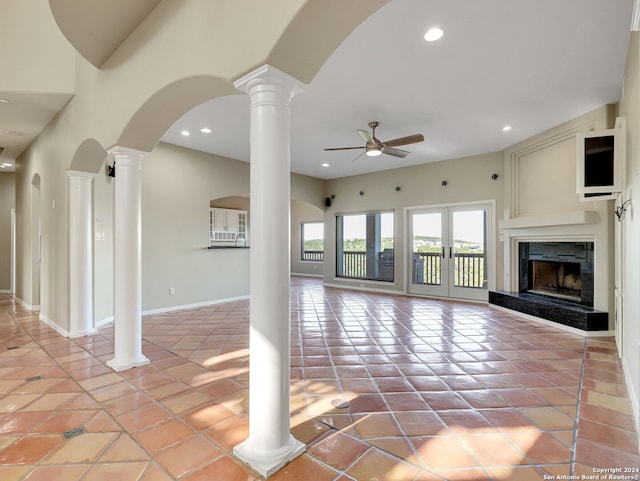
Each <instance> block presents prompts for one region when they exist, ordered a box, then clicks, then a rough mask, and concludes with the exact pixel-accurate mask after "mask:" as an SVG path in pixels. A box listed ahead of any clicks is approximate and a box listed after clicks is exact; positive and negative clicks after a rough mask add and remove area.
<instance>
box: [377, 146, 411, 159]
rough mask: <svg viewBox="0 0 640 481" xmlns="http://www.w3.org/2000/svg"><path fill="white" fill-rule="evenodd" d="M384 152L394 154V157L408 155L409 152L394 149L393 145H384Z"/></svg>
mask: <svg viewBox="0 0 640 481" xmlns="http://www.w3.org/2000/svg"><path fill="white" fill-rule="evenodd" d="M382 153H383V154H387V155H393V156H394V157H402V158H404V157H406V156H407V155H408V154H409V152H407V151H406V150H400V149H394V148H392V147H384V146H383V147H382Z"/></svg>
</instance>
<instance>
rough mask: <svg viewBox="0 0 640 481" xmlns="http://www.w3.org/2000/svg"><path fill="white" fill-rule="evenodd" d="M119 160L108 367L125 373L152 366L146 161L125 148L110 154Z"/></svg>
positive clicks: (111, 151)
mask: <svg viewBox="0 0 640 481" xmlns="http://www.w3.org/2000/svg"><path fill="white" fill-rule="evenodd" d="M109 154H111V155H112V156H113V158H114V161H115V169H116V170H115V175H116V176H115V193H114V196H115V198H114V214H113V216H114V239H113V257H114V259H113V263H114V278H113V283H114V286H113V296H114V318H115V319H114V323H113V324H114V325H113V328H114V357H113V359H111V360H110V361H107V365H108V366H109V367H110V368H112V369H113V370H115V371H124V370H125V369H130V368H132V367H136V366H142V365H145V364H149V359H147V358H146V357H145V356H144V355H143V354H142V260H141V257H142V252H141V251H142V159H143V158H144V155H145V153H144V152H140V151H137V150H133V149H128V148H125V147H114V148H113V149H111V150H110V151H109Z"/></svg>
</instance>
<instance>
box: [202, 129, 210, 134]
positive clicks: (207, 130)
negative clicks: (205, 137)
mask: <svg viewBox="0 0 640 481" xmlns="http://www.w3.org/2000/svg"><path fill="white" fill-rule="evenodd" d="M200 132H202V133H203V134H210V133H211V129H210V128H209V127H202V128H201V129H200Z"/></svg>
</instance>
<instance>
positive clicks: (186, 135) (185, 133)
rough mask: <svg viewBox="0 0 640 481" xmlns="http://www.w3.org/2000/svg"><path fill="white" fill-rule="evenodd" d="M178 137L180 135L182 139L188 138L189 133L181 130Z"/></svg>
mask: <svg viewBox="0 0 640 481" xmlns="http://www.w3.org/2000/svg"><path fill="white" fill-rule="evenodd" d="M180 135H182V136H183V137H189V131H188V130H183V131H182V132H180Z"/></svg>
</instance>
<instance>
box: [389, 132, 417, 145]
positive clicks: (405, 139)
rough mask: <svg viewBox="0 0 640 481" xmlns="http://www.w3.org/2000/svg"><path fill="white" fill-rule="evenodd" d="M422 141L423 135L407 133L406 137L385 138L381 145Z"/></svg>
mask: <svg viewBox="0 0 640 481" xmlns="http://www.w3.org/2000/svg"><path fill="white" fill-rule="evenodd" d="M422 141H424V135H422V134H415V135H408V136H406V137H400V138H398V139H393V140H387V141H386V142H383V143H382V145H386V146H389V147H397V146H399V145H408V144H415V143H417V142H422Z"/></svg>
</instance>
